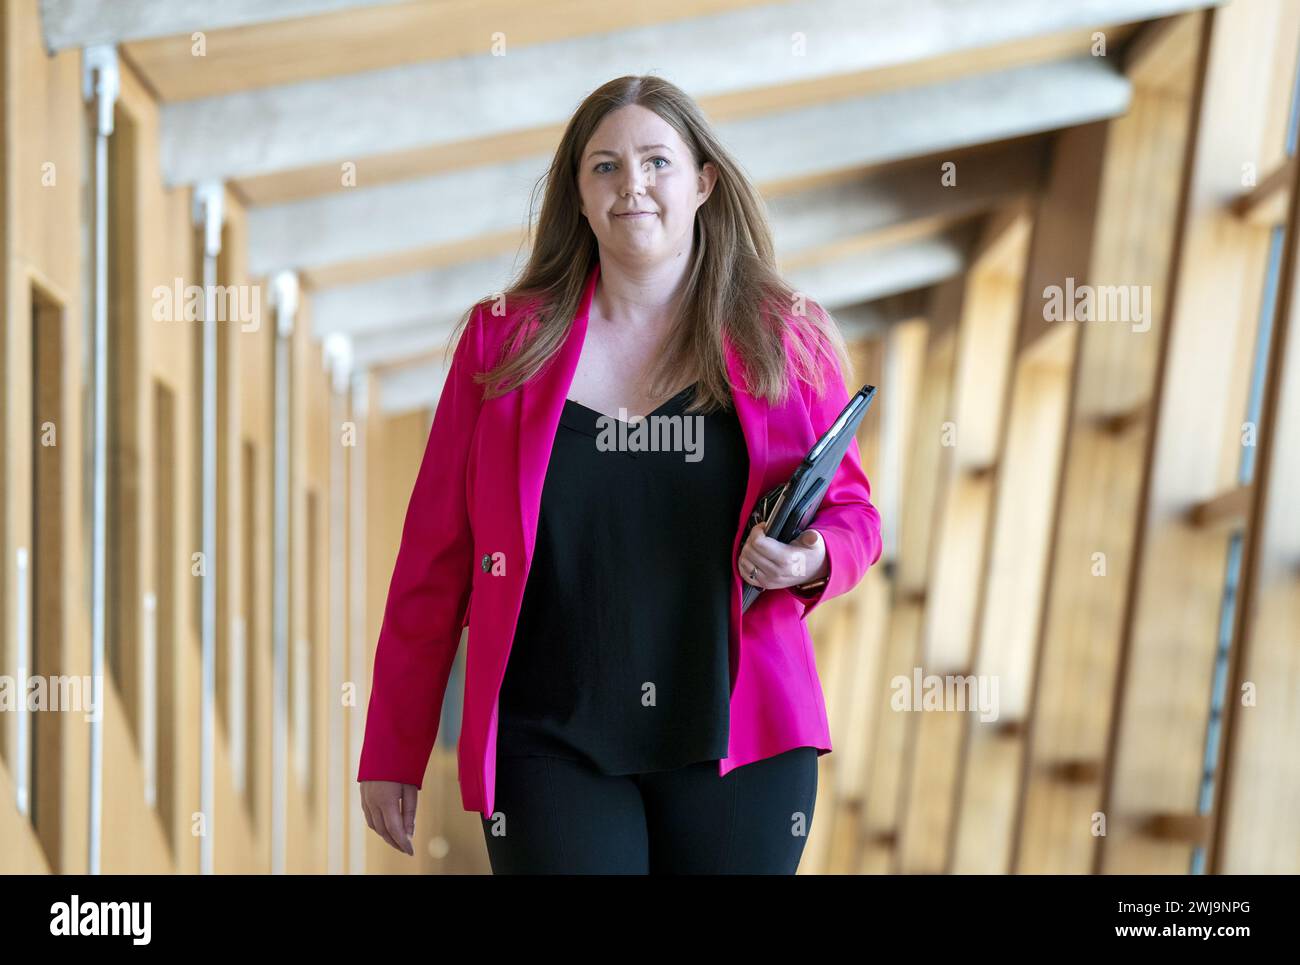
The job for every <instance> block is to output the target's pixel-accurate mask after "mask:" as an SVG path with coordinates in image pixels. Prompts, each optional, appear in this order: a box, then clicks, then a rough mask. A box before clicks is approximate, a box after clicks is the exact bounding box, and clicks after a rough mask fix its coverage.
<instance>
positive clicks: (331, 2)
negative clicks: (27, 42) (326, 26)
mask: <svg viewBox="0 0 1300 965" xmlns="http://www.w3.org/2000/svg"><path fill="white" fill-rule="evenodd" d="M398 2H401V0H221V2H220V3H213V2H212V0H153V2H142V0H136V2H134V3H125V2H109V0H41V26H42V30H43V31H44V34H45V47H46V49H47V50H48V51H49V52H50V53H56V52H58V51H60V50H65V49H67V48H69V47H89V46H91V45H92V44H117V43H121V42H122V41H124V40H143V39H145V38H148V37H168V36H172V35H175V34H189V33H192V32H193V31H195V30H203V31H207V30H218V29H220V28H222V27H243V26H247V25H248V24H255V23H269V22H271V21H274V20H291V19H293V18H295V17H310V16H314V15H316V14H320V13H334V12H336V11H339V10H346V9H348V8H350V7H378V6H383V5H385V4H392V3H398Z"/></svg>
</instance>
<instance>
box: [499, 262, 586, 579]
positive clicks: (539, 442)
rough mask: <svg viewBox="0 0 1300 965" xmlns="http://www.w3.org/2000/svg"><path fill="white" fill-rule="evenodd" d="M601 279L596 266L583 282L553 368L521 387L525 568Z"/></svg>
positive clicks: (521, 507)
mask: <svg viewBox="0 0 1300 965" xmlns="http://www.w3.org/2000/svg"><path fill="white" fill-rule="evenodd" d="M599 277H600V262H599V261H597V262H596V266H595V267H594V268H593V269H592V270H591V274H590V275H589V276H588V277H587V286H586V288H585V289H584V290H583V293H582V300H581V301H580V302H579V303H578V311H577V314H575V315H574V318H573V324H572V325H571V326H569V334H568V335H567V336H565V340H564V344H563V345H562V346H560V350H559V351H558V352H557V353H556V354H555V356H554V357H553V358H552V359H551V364H550V365H548V366H546V368H545V369H544V370H543V371H542V372H540V373H539V374H538V375H537V377H536V378H534V379H531V380H529V381H528V382H525V383H524V384H523V385H521V386H520V387H519V392H520V400H519V432H518V437H517V438H518V441H519V448H518V452H519V464H518V465H519V486H518V488H517V492H518V493H519V523H520V535H521V536H522V537H523V547H524V569H523V571H522V572H524V573H527V572H528V567H529V566H530V565H531V564H532V560H533V544H534V542H535V541H536V539H537V517H538V513H539V512H540V510H541V504H542V486H543V484H544V483H545V481H546V467H547V466H548V465H549V464H550V461H551V448H552V446H553V444H554V442H555V433H556V430H557V429H558V427H559V424H560V414H561V413H562V412H563V411H564V400H565V399H567V398H568V395H569V388H570V387H571V386H572V385H573V373H574V372H575V371H577V368H578V359H579V358H581V356H582V344H583V342H584V340H585V339H586V336H587V318H588V316H589V315H590V313H591V299H592V296H593V295H594V294H595V291H596V279H597V278H599Z"/></svg>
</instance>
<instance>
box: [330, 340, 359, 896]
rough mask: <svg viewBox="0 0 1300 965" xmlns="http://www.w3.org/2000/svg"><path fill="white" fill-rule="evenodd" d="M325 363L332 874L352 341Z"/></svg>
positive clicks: (341, 788) (337, 865) (339, 788)
mask: <svg viewBox="0 0 1300 965" xmlns="http://www.w3.org/2000/svg"><path fill="white" fill-rule="evenodd" d="M325 361H326V366H327V368H328V370H329V374H330V386H331V389H332V391H331V393H330V416H331V418H330V440H329V443H330V540H329V542H330V549H329V554H330V634H329V645H330V650H329V688H328V690H327V691H326V693H327V694H328V696H329V701H328V703H327V705H326V706H327V707H328V708H329V734H330V739H329V766H328V778H327V780H326V788H327V797H326V800H327V801H328V802H329V803H328V807H327V817H326V823H327V840H328V842H329V843H328V846H327V847H328V854H327V865H326V867H328V869H329V873H330V874H341V873H342V871H343V843H344V828H343V819H342V815H343V805H344V801H345V799H344V798H343V797H342V796H341V795H344V794H346V793H347V791H348V789H349V786H350V784H349V782H348V781H346V780H345V779H344V774H343V765H344V756H343V748H344V738H345V734H344V731H343V704H342V701H341V699H340V698H341V696H342V693H343V674H344V672H345V670H346V667H345V666H344V663H343V661H344V654H345V652H346V650H347V632H348V628H347V625H346V622H345V621H346V620H347V592H348V571H347V564H348V558H347V555H346V553H345V552H344V550H345V548H346V546H347V539H348V492H347V485H348V466H347V454H346V452H345V450H344V447H343V439H342V431H343V423H344V420H345V419H346V418H347V408H348V404H347V403H348V387H349V383H350V381H351V378H352V342H351V340H350V339H348V337H347V336H346V335H341V334H334V335H331V336H330V337H329V338H327V339H326V340H325Z"/></svg>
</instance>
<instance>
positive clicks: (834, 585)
mask: <svg viewBox="0 0 1300 965" xmlns="http://www.w3.org/2000/svg"><path fill="white" fill-rule="evenodd" d="M818 358H819V364H820V367H821V371H822V374H823V379H824V382H825V386H826V388H825V391H824V392H823V393H822V395H821V396H820V397H818V396H817V392H816V389H815V388H813V387H808V388H807V392H808V394H809V396H810V398H809V401H808V413H809V417H810V418H811V419H812V427H813V435H814V436H816V437H818V438H820V437H821V435H822V433H824V432H825V431H826V430H827V429H829V428H830V427H831V425H832V423H834V421H835V419H836V418H837V417H838V416H839V414H840V412H841V411H842V410H843V409H844V407H845V406H846V405H848V403H849V392H848V389H847V388H846V386H845V385H844V377H843V375H842V374H841V373H840V367H839V364H838V363H837V362H836V361H835V358H834V355H833V354H831V353H830V352H829V351H828V350H822V351H820V352H819V353H818ZM808 529H815V530H817V532H819V533H821V536H822V540H823V541H824V542H825V544H826V563H827V566H828V567H829V570H828V573H827V579H826V583H825V585H823V586H822V587H821V588H820V589H816V590H812V591H807V590H800V589H797V588H795V587H788V589H789V591H790V592H791V593H793V594H794V596H795V598H796V599H798V600H800V601H802V602H803V604H804V611H803V615H804V616H805V617H806V616H807V615H808V614H809V613H811V612H812V611H813V610H815V609H816V608H817V607H818V606H819V605H820V604H821V603H822V602H824V601H825V600H829V599H831V598H832V597H836V596H839V595H840V594H841V593H847V592H848V591H849V590H851V589H853V588H854V587H855V586H857V585H858V582H859V581H860V580H861V579H862V577H863V576H864V575H865V574H866V572H867V569H868V567H870V566H872V565H873V564H874V563H875V562H876V561H877V560H878V559H880V553H881V549H882V547H883V543H882V540H881V536H880V513H879V512H878V511H877V510H876V507H875V506H873V505H872V504H871V483H870V482H869V481H868V479H867V474H866V473H865V472H864V471H863V469H862V454H861V452H860V450H859V448H858V440H857V438H856V437H855V438H854V439H853V441H852V442H851V443H850V444H849V449H848V452H846V453H845V455H844V458H843V460H841V462H840V465H839V468H838V469H837V470H836V472H835V475H834V476H833V477H832V479H831V483H830V485H829V486H828V487H827V489H826V494H825V496H823V497H822V503H821V506H819V507H818V509H817V512H816V513H815V514H814V515H813V518H812V521H811V522H810V523H809V524H808Z"/></svg>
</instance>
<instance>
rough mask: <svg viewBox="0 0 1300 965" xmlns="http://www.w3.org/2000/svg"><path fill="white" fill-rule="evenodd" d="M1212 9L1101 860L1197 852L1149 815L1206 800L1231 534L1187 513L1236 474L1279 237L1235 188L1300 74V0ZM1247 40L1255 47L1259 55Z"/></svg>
mask: <svg viewBox="0 0 1300 965" xmlns="http://www.w3.org/2000/svg"><path fill="white" fill-rule="evenodd" d="M1210 23H1211V25H1212V27H1211V30H1210V34H1209V43H1208V49H1207V51H1206V58H1207V59H1206V63H1205V65H1204V67H1203V70H1204V71H1205V74H1204V84H1205V95H1204V100H1203V102H1202V104H1201V105H1200V114H1199V118H1198V125H1199V127H1198V131H1197V143H1196V150H1195V155H1194V157H1195V164H1194V167H1193V168H1192V169H1191V170H1190V171H1189V172H1188V177H1189V182H1190V183H1189V194H1188V198H1187V201H1186V214H1185V218H1186V235H1185V239H1184V241H1183V246H1182V251H1181V253H1180V262H1179V267H1178V273H1177V275H1176V281H1175V284H1176V289H1175V292H1174V293H1173V294H1172V296H1171V297H1172V299H1173V304H1172V316H1171V319H1172V320H1171V328H1170V331H1169V335H1168V342H1167V349H1166V355H1165V357H1164V358H1163V359H1162V364H1163V371H1162V374H1161V385H1160V390H1159V395H1158V404H1157V408H1158V413H1157V418H1158V420H1159V426H1160V430H1159V432H1158V434H1157V435H1156V437H1155V439H1154V442H1153V445H1152V447H1151V451H1150V454H1149V456H1148V459H1149V463H1150V465H1149V477H1148V483H1147V489H1146V492H1145V493H1144V495H1143V500H1144V506H1143V510H1142V516H1141V519H1140V526H1141V532H1140V538H1139V542H1138V544H1137V549H1136V554H1135V559H1136V566H1135V573H1134V580H1133V589H1132V592H1133V599H1132V603H1131V610H1130V613H1129V614H1128V616H1127V619H1126V623H1127V625H1126V627H1125V638H1124V640H1123V648H1124V649H1123V653H1122V658H1121V659H1122V667H1123V670H1122V674H1121V677H1120V688H1119V692H1118V694H1117V707H1118V711H1117V717H1116V720H1115V722H1114V728H1115V730H1114V735H1113V738H1112V747H1113V757H1112V758H1111V761H1110V771H1109V774H1108V777H1107V793H1106V796H1105V798H1104V799H1103V810H1104V811H1105V812H1106V814H1107V818H1108V822H1109V826H1108V831H1107V835H1106V837H1105V838H1104V839H1101V841H1100V846H1101V847H1100V856H1099V859H1098V870H1100V871H1103V872H1106V873H1162V874H1177V873H1184V872H1186V871H1187V870H1188V869H1189V867H1190V861H1191V856H1192V848H1193V846H1194V844H1195V842H1194V841H1192V840H1188V839H1186V838H1183V839H1181V840H1180V839H1179V838H1178V837H1177V836H1165V837H1163V838H1162V837H1157V836H1154V835H1152V834H1151V833H1150V831H1149V822H1150V821H1151V820H1152V818H1154V817H1158V816H1161V815H1184V814H1187V813H1189V812H1190V813H1192V814H1195V811H1196V807H1197V801H1198V797H1199V793H1200V788H1201V782H1202V774H1203V767H1204V759H1205V742H1206V733H1207V728H1208V724H1209V716H1210V705H1211V696H1212V693H1213V681H1214V667H1215V658H1216V653H1217V649H1218V640H1219V628H1220V621H1221V617H1222V610H1223V605H1224V579H1225V572H1226V567H1227V556H1228V543H1229V538H1230V537H1229V532H1228V530H1227V529H1226V528H1224V527H1214V526H1201V527H1197V526H1194V525H1188V523H1187V521H1186V517H1185V513H1186V512H1187V511H1188V510H1189V509H1190V508H1192V507H1194V506H1196V505H1198V504H1202V503H1205V502H1206V501H1208V500H1212V499H1213V498H1214V497H1216V496H1218V494H1220V493H1222V492H1224V491H1225V490H1227V489H1229V488H1232V487H1234V486H1235V485H1236V482H1237V470H1238V466H1239V465H1240V461H1241V458H1242V456H1243V455H1244V452H1245V449H1244V447H1243V445H1242V441H1243V436H1242V432H1241V423H1242V420H1243V419H1244V417H1245V401H1244V392H1243V391H1242V386H1243V385H1244V384H1245V381H1246V379H1247V377H1248V374H1249V372H1250V369H1251V362H1252V355H1253V352H1249V351H1242V350H1240V349H1237V348H1236V347H1237V346H1239V345H1249V346H1253V345H1254V343H1255V333H1256V330H1257V326H1258V320H1259V304H1260V297H1261V292H1262V287H1263V286H1262V281H1263V279H1262V277H1261V275H1260V274H1258V273H1257V266H1258V265H1260V264H1261V263H1262V257H1263V252H1264V251H1265V250H1266V247H1267V244H1268V232H1267V229H1264V228H1260V227H1257V226H1253V225H1248V224H1245V223H1242V222H1240V221H1239V220H1238V219H1237V218H1236V217H1235V215H1234V214H1233V213H1232V211H1231V209H1230V207H1229V206H1228V205H1226V204H1225V203H1224V200H1225V198H1230V197H1231V196H1232V195H1233V193H1234V189H1235V187H1236V186H1237V185H1239V184H1240V176H1241V168H1240V159H1241V157H1242V156H1243V151H1244V152H1245V153H1246V155H1248V156H1250V155H1255V154H1257V153H1259V152H1260V151H1262V150H1263V142H1264V135H1265V125H1266V124H1267V122H1268V118H1269V116H1270V114H1271V111H1270V109H1269V108H1268V107H1267V106H1266V105H1265V104H1264V103H1263V98H1264V96H1265V95H1266V93H1267V92H1268V91H1269V90H1271V89H1274V88H1275V87H1276V83H1275V81H1274V74H1275V73H1279V72H1281V73H1285V74H1286V75H1287V76H1291V77H1294V68H1295V43H1296V40H1295V38H1296V36H1297V33H1300V8H1297V7H1296V5H1295V4H1291V3H1284V2H1281V0H1265V2H1260V3H1256V4H1250V5H1235V4H1234V5H1230V6H1227V7H1223V8H1220V9H1218V10H1216V11H1214V13H1213V14H1212V18H1211V20H1210ZM1243 49H1250V50H1252V51H1254V55H1253V56H1252V57H1251V58H1249V63H1246V62H1243V61H1242V59H1241V54H1240V52H1241V51H1242V50H1243ZM1225 347H1226V348H1227V350H1225ZM1225 456H1226V458H1225ZM1225 477H1226V478H1225ZM1220 508H1222V504H1220Z"/></svg>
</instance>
